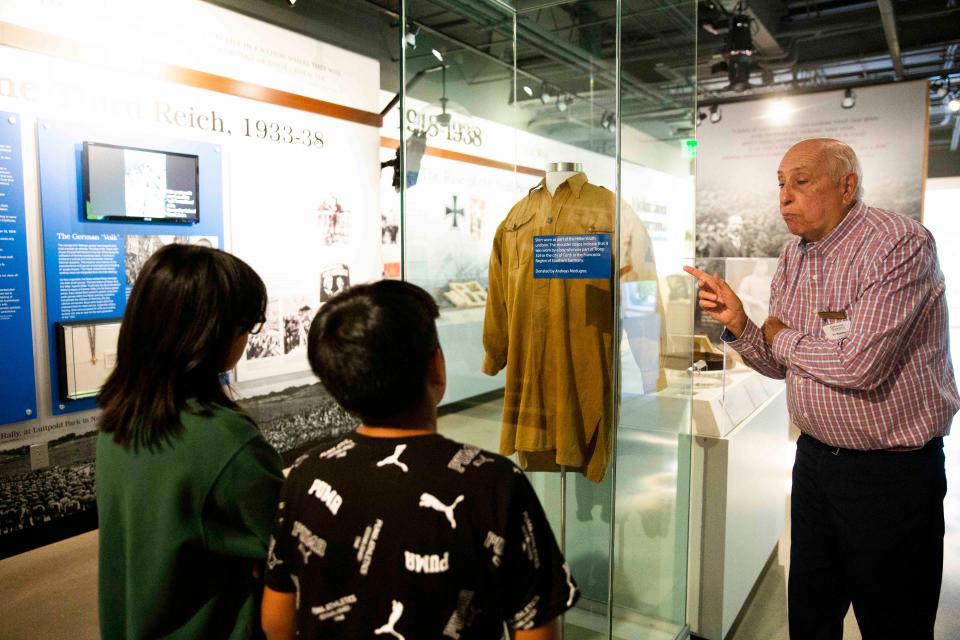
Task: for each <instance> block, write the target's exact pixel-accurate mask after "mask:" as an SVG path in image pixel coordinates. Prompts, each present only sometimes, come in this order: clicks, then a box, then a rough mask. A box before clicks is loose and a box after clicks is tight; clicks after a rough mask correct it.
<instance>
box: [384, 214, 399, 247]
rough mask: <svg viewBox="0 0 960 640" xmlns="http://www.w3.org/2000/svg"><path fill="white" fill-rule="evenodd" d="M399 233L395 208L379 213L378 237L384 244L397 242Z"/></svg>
mask: <svg viewBox="0 0 960 640" xmlns="http://www.w3.org/2000/svg"><path fill="white" fill-rule="evenodd" d="M399 235H400V220H399V215H398V213H397V210H396V209H389V210H387V211H384V212H382V213H381V214H380V237H381V243H382V244H385V245H392V244H397V239H398V237H399Z"/></svg>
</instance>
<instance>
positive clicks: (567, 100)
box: [557, 93, 573, 113]
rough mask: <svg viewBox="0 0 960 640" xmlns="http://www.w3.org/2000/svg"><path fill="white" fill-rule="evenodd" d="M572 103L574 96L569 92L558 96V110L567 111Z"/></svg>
mask: <svg viewBox="0 0 960 640" xmlns="http://www.w3.org/2000/svg"><path fill="white" fill-rule="evenodd" d="M571 104H573V96H572V95H570V94H569V93H567V94H564V95H562V96H557V111H559V112H560V113H563V112H564V111H566V110H567V107H569V106H570V105H571Z"/></svg>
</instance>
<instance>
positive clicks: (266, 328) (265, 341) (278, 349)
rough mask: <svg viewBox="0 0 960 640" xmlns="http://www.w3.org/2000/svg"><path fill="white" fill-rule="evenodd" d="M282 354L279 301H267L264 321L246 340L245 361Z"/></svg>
mask: <svg viewBox="0 0 960 640" xmlns="http://www.w3.org/2000/svg"><path fill="white" fill-rule="evenodd" d="M282 353H283V333H282V332H281V330H280V301H279V300H278V299H277V298H270V299H269V300H267V312H266V320H264V322H263V327H261V328H260V331H259V332H257V333H253V334H250V337H249V338H247V352H246V358H247V360H257V359H259V358H272V357H274V356H279V355H281V354H282Z"/></svg>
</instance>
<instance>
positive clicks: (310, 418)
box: [240, 382, 359, 464]
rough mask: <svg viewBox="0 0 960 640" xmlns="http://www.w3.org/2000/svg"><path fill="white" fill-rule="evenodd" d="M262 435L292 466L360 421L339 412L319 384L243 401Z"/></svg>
mask: <svg viewBox="0 0 960 640" xmlns="http://www.w3.org/2000/svg"><path fill="white" fill-rule="evenodd" d="M240 405H241V406H242V407H243V410H244V411H246V412H247V413H248V414H249V415H250V417H251V418H253V420H254V422H256V423H257V425H258V426H259V427H260V431H261V432H262V433H263V436H264V437H265V438H266V439H267V442H269V443H270V444H271V445H273V447H274V448H275V449H276V450H277V451H279V452H280V453H281V454H282V455H283V457H284V464H290V463H292V462H293V459H294V458H295V457H296V455H299V453H298V452H301V451H302V450H304V449H306V448H308V447H310V446H312V444H313V443H315V442H318V441H321V440H326V439H328V438H333V437H336V436H339V435H341V434H343V433H346V432H348V431H350V430H352V429H354V428H356V427H357V426H358V425H359V421H358V420H357V419H356V418H354V417H353V416H351V415H350V414H348V413H347V412H346V411H344V410H343V409H341V408H340V406H339V405H338V404H337V403H336V402H335V401H334V399H333V398H332V397H330V394H328V393H327V391H326V389H324V388H323V385H321V384H320V383H319V382H318V383H314V384H309V385H303V386H298V387H290V388H287V389H284V390H282V391H277V392H274V393H268V394H264V395H261V396H254V397H252V398H245V399H243V400H241V401H240Z"/></svg>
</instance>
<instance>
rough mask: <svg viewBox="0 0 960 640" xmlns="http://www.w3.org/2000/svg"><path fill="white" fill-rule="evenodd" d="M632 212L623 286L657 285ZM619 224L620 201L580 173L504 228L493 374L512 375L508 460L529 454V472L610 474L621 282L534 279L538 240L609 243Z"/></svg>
mask: <svg viewBox="0 0 960 640" xmlns="http://www.w3.org/2000/svg"><path fill="white" fill-rule="evenodd" d="M622 208H623V224H622V228H621V242H620V252H621V256H622V259H621V265H622V266H621V269H620V274H621V278H622V279H623V280H645V279H650V280H653V281H656V269H655V267H654V266H653V260H652V256H653V253H652V251H651V249H650V242H649V237H648V236H647V233H646V230H645V229H644V227H643V225H642V224H641V223H640V220H639V219H638V218H637V217H636V214H634V213H633V212H632V211H629V210H628V209H627V208H626V207H625V205H624V207H622ZM615 214H616V201H615V196H614V194H613V193H612V192H610V191H608V190H607V189H604V188H602V187H598V186H595V185H592V184H589V183H587V177H586V176H585V175H584V174H583V173H578V174H576V175H574V176H572V177H571V178H570V179H569V180H567V181H566V182H565V183H563V184H562V185H560V187H558V188H557V191H556V193H555V194H554V196H552V197H551V196H550V193H549V191H547V189H546V187H545V185H544V183H543V182H541V183H540V185H539V186H537V187H535V188H533V189H531V190H530V192H529V193H528V194H527V196H526V197H525V198H524V199H523V200H521V201H520V202H518V203H517V204H516V205H514V207H513V208H512V209H511V210H510V213H509V214H507V217H506V219H505V220H504V221H503V222H502V223H501V224H500V226H499V227H498V228H497V233H496V235H495V237H494V241H493V250H492V252H491V255H490V271H489V279H490V284H489V293H488V297H487V308H486V316H485V320H484V327H483V346H484V351H485V356H484V362H483V372H484V373H486V374H488V375H494V374H496V373H497V372H498V371H500V370H501V369H503V368H504V367H506V369H507V380H506V389H505V392H504V405H503V427H502V430H501V435H500V453H501V454H503V455H510V454H512V453H514V452H519V458H520V462H521V465H522V466H523V467H524V468H525V469H532V470H558V469H559V466H560V465H563V466H565V467H568V468H570V470H574V471H580V472H582V473H583V474H584V475H585V476H586V477H587V478H589V479H590V480H593V481H594V482H600V481H601V480H602V479H603V476H604V473H605V472H606V468H607V463H608V460H609V457H610V451H611V443H612V439H611V432H612V426H613V415H612V411H613V388H612V385H613V371H614V369H613V367H614V363H615V360H614V359H615V358H616V357H618V356H619V349H617V350H616V353H615V352H614V346H615V345H614V340H613V331H614V316H613V311H614V309H613V292H612V282H613V280H612V278H611V279H589V280H587V279H552V278H550V279H546V278H545V279H534V277H533V237H534V236H535V235H567V234H570V235H573V234H589V233H608V234H610V235H611V238H613V237H614V230H615V229H614V227H615V225H614V217H615ZM634 265H636V266H634ZM661 317H662V316H661ZM617 346H619V345H617Z"/></svg>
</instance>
